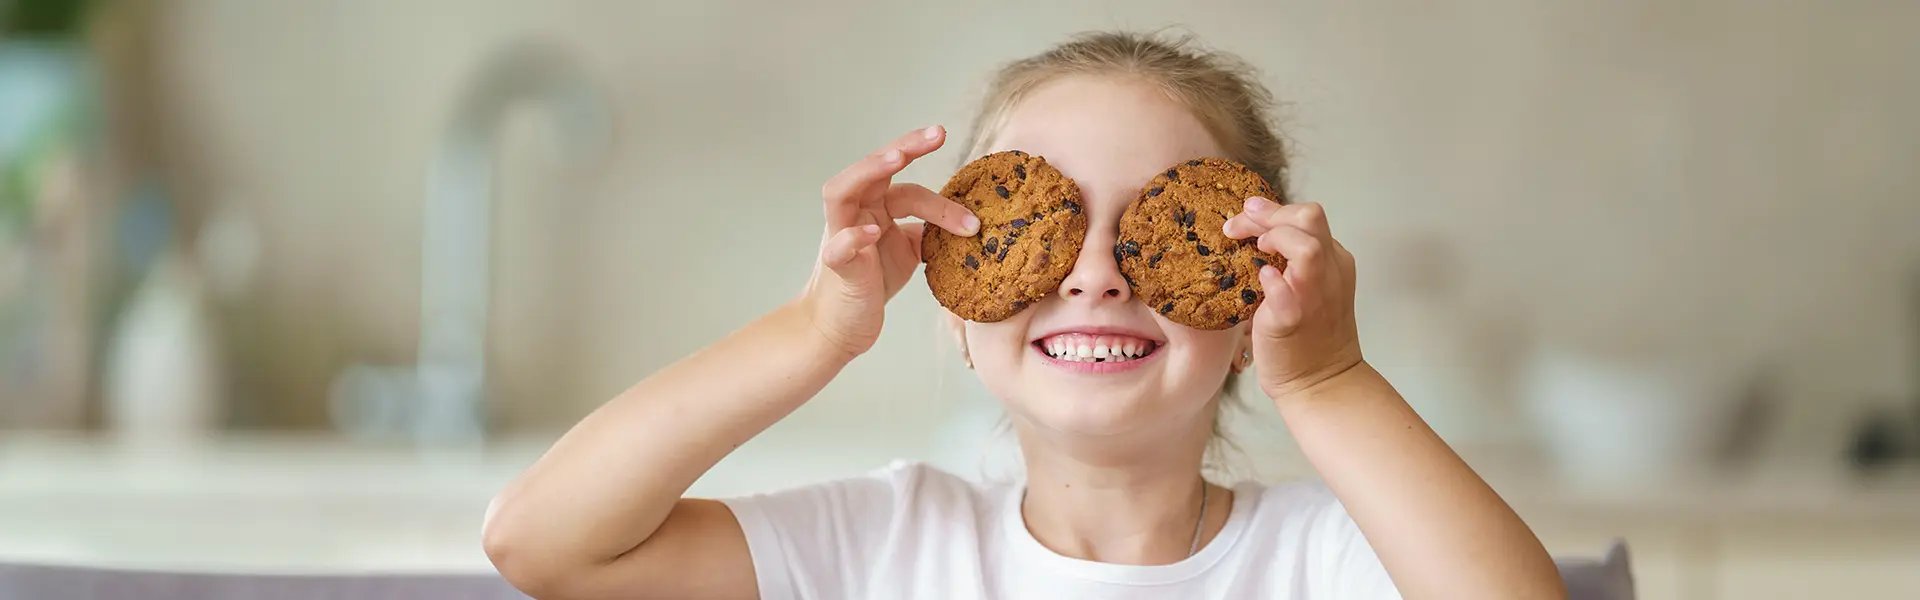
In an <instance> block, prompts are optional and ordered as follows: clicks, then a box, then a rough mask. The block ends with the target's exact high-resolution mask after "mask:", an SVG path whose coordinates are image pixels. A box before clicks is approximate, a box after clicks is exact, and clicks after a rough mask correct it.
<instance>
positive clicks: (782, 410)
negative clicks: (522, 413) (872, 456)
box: [487, 305, 851, 564]
mask: <svg viewBox="0 0 1920 600" xmlns="http://www.w3.org/2000/svg"><path fill="white" fill-rule="evenodd" d="M850 358H851V357H849V356H847V355H846V354H845V353H844V352H842V351H839V350H837V349H835V348H833V347H832V346H831V345H829V344H827V343H825V341H824V340H823V339H822V338H821V336H820V335H819V334H818V332H816V331H814V330H813V329H812V326H811V325H810V322H809V321H808V319H807V318H806V316H805V312H804V311H803V310H801V309H800V308H799V307H798V306H797V305H789V306H787V307H783V308H781V309H779V310H776V311H774V312H772V313H769V314H768V315H766V316H764V317H762V318H760V319H758V320H756V321H754V322H753V323H751V324H749V325H747V326H746V327H744V328H742V329H740V330H739V331H736V332H734V333H733V334H731V335H728V336H727V337H726V338H724V339H722V340H720V341H719V342H717V343H715V344H713V345H711V346H708V347H707V348H705V349H703V350H701V351H700V352H698V353H696V354H694V355H692V356H689V357H687V358H685V359H682V360H681V361H679V362H677V363H674V364H673V365H671V366H669V367H667V368H665V369H663V370H661V371H659V372H657V373H655V374H654V375H652V376H651V377H648V378H646V379H645V380H643V381H641V382H640V383H638V384H636V385H634V386H633V387H632V388H629V389H627V390H626V391H625V392H623V393H621V394H620V395H619V396H617V397H615V398H614V399H613V400H611V401H609V402H607V403H606V404H604V405H602V406H601V407H600V408H599V409H597V410H595V411H593V413H592V414H591V415H588V416H587V418H585V419H583V420H582V421H580V423H579V424H578V425H575V426H574V427H573V429H572V430H570V431H568V432H567V434H566V435H565V436H563V437H561V439H560V440H559V441H558V442H556V443H555V444H554V445H553V448H552V449H550V450H548V451H547V453H546V455H544V456H542V457H541V458H540V459H539V461H537V462H536V463H535V464H534V465H533V466H532V467H531V468H529V469H528V470H527V471H526V472H525V473H523V474H522V475H521V476H520V477H519V478H518V479H517V480H515V481H514V482H513V483H512V484H511V485H509V486H508V488H507V489H506V490H505V491H503V492H502V493H501V494H500V496H499V498H497V499H496V500H495V504H494V506H493V507H492V508H491V509H490V511H489V514H488V518H487V536H488V537H489V538H490V539H491V538H495V537H496V536H499V537H500V538H504V539H511V540H512V543H511V545H512V546H513V548H514V550H513V551H514V552H516V553H525V555H528V556H540V557H542V558H541V559H540V560H542V561H567V562H579V563H581V564H594V563H595V562H606V561H609V560H612V559H614V558H615V557H618V556H619V555H621V554H623V553H625V552H627V551H629V550H632V549H633V548H635V547H638V546H639V545H640V544H641V543H642V542H644V541H646V539H647V538H648V537H649V536H651V535H652V534H653V532H654V531H655V530H656V529H658V528H659V526H660V524H661V523H662V522H663V521H664V520H665V519H666V517H667V514H668V513H669V512H670V511H671V510H672V509H673V506H674V503H675V502H676V501H677V500H679V498H680V496H681V494H683V493H685V492H686V490H687V488H688V487H689V486H691V485H693V482H694V481H695V480H696V479H698V478H699V477H700V476H701V475H702V474H704V473H706V472H707V470H708V469H710V468H712V467H713V465H714V464H715V463H717V462H719V461H720V459H721V458H724V457H725V456H726V455H727V454H728V453H729V452H732V451H733V449H734V448H737V447H739V446H740V445H741V444H743V443H746V441H747V440H749V439H752V438H753V436H755V435H758V434H759V433H760V432H761V431H764V430H765V429H766V428H767V427H768V426H771V425H772V424H773V423H774V422H776V421H778V420H780V419H781V418H783V417H785V416H786V415H787V414H788V413H790V412H792V411H793V410H794V409H795V408H797V407H799V406H800V404H802V403H804V402H805V401H806V400H807V399H809V398H811V397H813V395H814V394H816V393H818V392H819V391H820V389H821V388H822V387H825V386H826V384H827V382H828V381H831V380H832V379H833V377H834V376H835V375H836V374H838V373H839V371H840V369H841V368H842V367H844V366H845V365H846V363H847V361H848V360H849V359H850Z"/></svg>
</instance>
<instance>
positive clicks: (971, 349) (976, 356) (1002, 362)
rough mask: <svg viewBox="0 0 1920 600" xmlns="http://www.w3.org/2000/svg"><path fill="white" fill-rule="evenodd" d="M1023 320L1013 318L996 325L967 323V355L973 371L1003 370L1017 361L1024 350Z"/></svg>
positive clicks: (1020, 316) (1022, 318)
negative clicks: (976, 369)
mask: <svg viewBox="0 0 1920 600" xmlns="http://www.w3.org/2000/svg"><path fill="white" fill-rule="evenodd" d="M1026 330H1027V328H1026V325H1025V317H1024V316H1022V315H1016V316H1015V317H1014V318H1012V319H1007V320H1005V321H1001V322H998V323H967V324H966V330H965V331H966V335H967V352H968V353H969V354H970V355H971V356H972V358H973V364H974V365H975V367H976V368H1005V367H1007V366H1009V365H1012V364H1013V363H1015V362H1017V361H1019V360H1020V358H1021V356H1020V352H1021V351H1023V350H1025V349H1026Z"/></svg>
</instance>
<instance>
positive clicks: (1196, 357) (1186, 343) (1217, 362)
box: [1166, 325, 1245, 387]
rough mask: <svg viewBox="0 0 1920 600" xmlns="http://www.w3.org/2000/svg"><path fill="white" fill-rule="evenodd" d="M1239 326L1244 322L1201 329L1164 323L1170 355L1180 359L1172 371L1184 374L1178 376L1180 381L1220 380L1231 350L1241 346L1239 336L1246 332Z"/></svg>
mask: <svg viewBox="0 0 1920 600" xmlns="http://www.w3.org/2000/svg"><path fill="white" fill-rule="evenodd" d="M1242 327H1245V325H1240V326H1236V327H1233V328H1231V329H1226V330H1223V331H1204V330H1199V329H1188V328H1185V327H1180V326H1177V325H1169V326H1167V327H1166V330H1167V341H1168V345H1169V346H1171V347H1172V348H1173V349H1174V350H1175V355H1174V356H1171V357H1169V358H1172V359H1175V360H1174V361H1173V362H1178V363H1180V365H1179V367H1178V368H1175V369H1173V372H1174V373H1179V374H1182V375H1184V376H1180V377H1178V379H1181V380H1182V381H1180V382H1179V385H1181V387H1185V386H1187V385H1196V386H1200V387H1206V386H1209V385H1218V383H1219V380H1224V378H1225V377H1226V372H1227V370H1228V369H1229V368H1230V367H1231V366H1232V364H1233V357H1234V352H1236V351H1237V350H1238V349H1239V347H1240V344H1239V341H1240V338H1241V337H1242V336H1243V335H1245V334H1244V333H1243V332H1242V329H1241V328H1242Z"/></svg>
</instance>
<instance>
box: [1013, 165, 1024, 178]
mask: <svg viewBox="0 0 1920 600" xmlns="http://www.w3.org/2000/svg"><path fill="white" fill-rule="evenodd" d="M1013 176H1014V177H1019V178H1021V179H1026V178H1027V166H1026V165H1014V166H1013Z"/></svg>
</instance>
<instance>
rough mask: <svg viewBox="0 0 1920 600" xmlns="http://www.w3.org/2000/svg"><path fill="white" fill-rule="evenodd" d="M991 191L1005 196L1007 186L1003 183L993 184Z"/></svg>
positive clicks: (1002, 196)
mask: <svg viewBox="0 0 1920 600" xmlns="http://www.w3.org/2000/svg"><path fill="white" fill-rule="evenodd" d="M993 193H995V194H999V195H1000V197H1001V198H1006V197H1007V196H1008V195H1009V194H1008V193H1007V186H1004V185H996V186H993Z"/></svg>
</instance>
